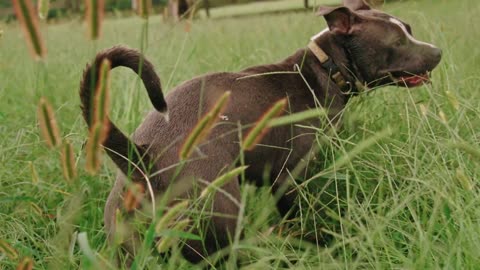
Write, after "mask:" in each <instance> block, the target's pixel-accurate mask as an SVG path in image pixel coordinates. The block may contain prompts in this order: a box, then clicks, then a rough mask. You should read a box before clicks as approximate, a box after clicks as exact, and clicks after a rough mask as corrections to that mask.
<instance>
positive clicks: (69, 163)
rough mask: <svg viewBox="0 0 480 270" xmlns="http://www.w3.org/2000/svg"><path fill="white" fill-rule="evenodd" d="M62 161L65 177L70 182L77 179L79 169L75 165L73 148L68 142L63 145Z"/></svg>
mask: <svg viewBox="0 0 480 270" xmlns="http://www.w3.org/2000/svg"><path fill="white" fill-rule="evenodd" d="M61 159H62V171H63V177H64V178H65V180H67V181H68V182H70V181H72V180H73V179H75V178H76V177H77V167H76V165H75V155H74V153H73V146H72V144H71V143H70V142H68V141H65V142H64V143H63V145H62V152H61Z"/></svg>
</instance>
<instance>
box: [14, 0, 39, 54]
mask: <svg viewBox="0 0 480 270" xmlns="http://www.w3.org/2000/svg"><path fill="white" fill-rule="evenodd" d="M13 8H14V10H15V15H16V16H17V19H18V20H19V21H20V25H21V27H22V30H23V33H24V34H25V37H26V40H27V44H28V47H29V48H30V52H31V53H32V55H33V57H34V58H35V60H39V59H41V58H44V57H45V56H46V55H47V49H46V47H45V43H44V42H43V38H42V35H41V33H40V29H39V26H38V19H37V17H36V16H35V11H34V8H33V5H32V2H31V1H30V0H13Z"/></svg>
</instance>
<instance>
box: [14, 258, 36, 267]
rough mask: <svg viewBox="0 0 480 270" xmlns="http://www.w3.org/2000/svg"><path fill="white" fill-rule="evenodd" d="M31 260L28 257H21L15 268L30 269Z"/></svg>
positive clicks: (31, 265)
mask: <svg viewBox="0 0 480 270" xmlns="http://www.w3.org/2000/svg"><path fill="white" fill-rule="evenodd" d="M32 269H33V260H32V259H31V258H29V257H25V258H23V259H22V260H21V261H20V263H18V265H17V270H32Z"/></svg>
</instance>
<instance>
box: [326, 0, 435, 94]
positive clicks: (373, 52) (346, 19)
mask: <svg viewBox="0 0 480 270" xmlns="http://www.w3.org/2000/svg"><path fill="white" fill-rule="evenodd" d="M317 15H320V16H323V17H324V18H325V20H326V21H327V24H328V27H329V29H330V32H331V33H332V34H333V36H334V38H335V39H337V40H338V41H339V44H342V46H343V47H344V49H345V50H346V51H347V52H348V55H349V58H350V59H349V60H350V61H352V62H354V64H355V65H356V67H357V69H358V72H359V73H360V74H358V75H360V76H362V78H363V81H364V83H366V84H367V85H369V86H381V85H388V84H397V85H399V86H405V87H415V86H418V85H421V84H423V83H426V82H429V73H430V71H432V70H433V69H434V68H435V67H436V66H437V64H438V63H439V62H440V59H441V55H442V51H441V50H440V49H439V48H437V47H435V46H434V45H432V44H429V43H426V42H422V41H418V40H417V39H415V38H414V37H413V34H412V30H411V27H410V25H408V24H406V23H405V22H403V21H401V20H399V19H397V18H395V17H393V16H391V15H389V14H386V13H384V12H381V11H378V10H375V9H372V8H370V6H368V5H367V4H366V3H365V2H364V1H363V0H344V6H342V7H320V8H319V10H318V13H317Z"/></svg>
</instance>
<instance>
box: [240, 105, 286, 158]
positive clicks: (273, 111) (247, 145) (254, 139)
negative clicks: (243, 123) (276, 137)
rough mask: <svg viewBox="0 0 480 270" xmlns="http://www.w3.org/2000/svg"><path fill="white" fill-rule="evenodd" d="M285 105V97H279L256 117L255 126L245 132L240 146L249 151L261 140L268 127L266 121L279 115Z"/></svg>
mask: <svg viewBox="0 0 480 270" xmlns="http://www.w3.org/2000/svg"><path fill="white" fill-rule="evenodd" d="M285 106H287V99H286V98H284V99H281V100H279V101H277V102H276V103H275V104H273V106H272V107H270V108H269V109H268V110H267V111H266V112H265V113H264V114H263V115H262V116H261V117H260V119H258V121H257V123H256V124H255V126H253V127H252V128H251V129H250V130H249V131H248V133H247V136H246V137H245V139H244V140H243V144H242V148H243V149H245V150H247V151H250V150H253V149H254V148H255V146H256V145H257V144H258V143H259V142H260V141H261V140H262V138H263V137H264V136H265V135H266V134H267V132H268V130H269V127H268V123H269V122H270V120H271V119H272V118H274V117H277V116H279V115H280V114H281V113H282V111H283V110H284V109H285Z"/></svg>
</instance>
